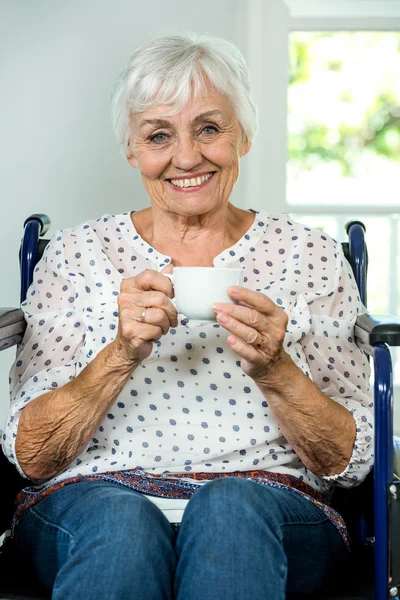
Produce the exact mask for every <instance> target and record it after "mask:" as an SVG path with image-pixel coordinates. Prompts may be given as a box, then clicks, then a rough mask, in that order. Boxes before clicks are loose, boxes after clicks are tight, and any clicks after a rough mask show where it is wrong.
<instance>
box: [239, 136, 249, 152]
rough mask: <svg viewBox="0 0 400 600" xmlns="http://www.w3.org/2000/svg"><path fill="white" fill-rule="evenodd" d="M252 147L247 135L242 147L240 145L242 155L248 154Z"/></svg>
mask: <svg viewBox="0 0 400 600" xmlns="http://www.w3.org/2000/svg"><path fill="white" fill-rule="evenodd" d="M250 148H251V143H250V142H249V140H248V139H247V137H245V138H244V140H243V142H242V144H241V147H240V156H241V157H242V156H246V154H247V153H248V151H249V150H250Z"/></svg>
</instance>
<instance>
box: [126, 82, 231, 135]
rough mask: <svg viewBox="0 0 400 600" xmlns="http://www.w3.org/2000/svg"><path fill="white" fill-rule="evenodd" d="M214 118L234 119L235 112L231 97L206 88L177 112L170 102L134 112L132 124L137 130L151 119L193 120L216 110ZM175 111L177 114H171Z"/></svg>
mask: <svg viewBox="0 0 400 600" xmlns="http://www.w3.org/2000/svg"><path fill="white" fill-rule="evenodd" d="M214 111H215V115H214V118H216V119H222V120H226V121H232V119H234V118H235V112H234V109H233V106H232V103H231V102H230V100H229V98H228V97H227V96H225V95H223V94H220V93H219V92H217V91H215V90H206V91H205V92H203V93H202V94H200V95H199V96H197V97H192V98H191V99H190V101H189V102H188V103H187V104H186V106H184V108H183V109H182V110H181V111H179V112H176V108H175V107H174V106H172V105H170V104H160V105H158V106H152V107H150V108H148V109H147V110H145V111H143V112H141V113H134V114H132V125H134V127H135V130H137V131H138V130H139V129H140V128H143V127H145V126H146V121H148V120H150V119H163V120H166V121H169V122H171V123H172V124H178V123H186V122H191V121H193V120H194V119H195V118H196V117H198V116H199V115H201V114H203V113H208V112H214ZM171 113H175V114H171Z"/></svg>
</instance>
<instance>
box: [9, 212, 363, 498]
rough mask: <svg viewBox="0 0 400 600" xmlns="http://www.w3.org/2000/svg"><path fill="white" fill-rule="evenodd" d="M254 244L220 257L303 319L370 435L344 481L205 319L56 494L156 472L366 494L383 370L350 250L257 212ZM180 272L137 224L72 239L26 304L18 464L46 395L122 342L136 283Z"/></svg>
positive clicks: (312, 352)
mask: <svg viewBox="0 0 400 600" xmlns="http://www.w3.org/2000/svg"><path fill="white" fill-rule="evenodd" d="M254 213H255V220H254V223H253V225H252V226H251V227H250V229H249V230H248V231H247V233H246V234H245V235H244V236H243V237H242V238H241V239H240V240H239V241H238V242H237V243H236V244H235V245H234V246H232V247H231V248H228V249H226V250H224V251H223V252H222V253H221V254H219V255H218V256H216V257H215V259H214V266H225V267H232V268H237V267H239V268H242V269H243V270H244V282H245V283H244V285H245V286H246V287H248V288H250V289H253V290H256V291H259V292H262V293H264V294H266V295H268V296H269V297H270V298H271V299H272V300H273V301H274V302H276V303H277V304H278V305H279V306H281V307H282V308H283V309H284V310H285V311H286V313H287V314H288V316H289V322H288V327H287V332H286V337H285V342H284V344H285V348H286V350H287V352H288V353H289V354H290V356H291V357H292V359H293V360H294V362H295V363H296V364H297V365H298V366H299V367H300V368H301V369H302V370H303V371H304V373H305V374H306V375H307V376H308V377H310V378H311V379H313V381H314V382H315V384H316V385H317V386H318V387H319V388H320V389H321V390H322V391H323V392H324V393H326V394H327V395H328V396H330V397H331V398H333V399H334V400H335V401H336V402H338V403H340V404H342V405H343V406H345V407H346V408H347V409H348V410H349V411H350V412H351V413H352V415H353V417H354V419H355V421H356V424H357V438H356V442H355V445H354V451H353V455H352V457H351V460H350V462H349V464H348V466H347V468H346V469H345V471H344V472H343V473H339V474H337V475H335V476H332V477H319V476H316V475H314V474H313V473H311V472H310V471H309V470H308V469H306V468H305V467H304V465H303V464H302V463H301V461H300V460H299V458H298V457H297V455H296V454H295V452H294V451H293V449H292V448H291V446H290V445H289V443H288V442H287V440H285V438H284V437H283V436H282V434H281V432H280V430H279V428H278V426H277V424H276V423H275V421H274V420H273V418H272V416H271V415H270V413H269V409H268V399H266V398H264V397H263V396H262V394H261V392H260V391H259V390H258V388H257V386H256V385H255V384H254V382H253V381H252V379H251V378H249V377H248V376H246V375H245V374H244V373H243V371H242V369H241V367H240V361H239V360H238V356H237V355H236V354H235V353H234V352H233V351H232V350H231V348H230V347H229V345H228V344H227V341H226V338H227V335H228V334H227V333H226V332H225V330H224V329H223V328H221V327H220V326H219V325H218V324H217V323H208V324H205V323H196V322H191V321H190V319H188V318H187V317H186V316H185V315H179V325H178V327H176V328H174V329H171V330H170V331H169V332H168V334H167V335H165V336H163V337H162V338H161V340H160V341H159V342H157V343H155V344H154V346H153V351H152V353H151V355H150V356H149V358H148V359H147V360H145V361H144V362H143V363H142V364H141V365H140V366H139V367H138V368H137V369H136V370H135V371H134V373H133V374H132V375H131V377H130V378H129V379H128V381H127V383H126V385H125V387H124V389H123V390H122V392H121V394H120V395H119V397H118V398H117V399H116V401H115V403H114V404H113V406H112V407H111V408H110V409H109V412H108V414H107V415H106V417H105V419H104V420H103V422H102V423H101V425H100V427H99V428H98V431H97V432H96V434H95V435H94V436H93V438H92V439H91V440H90V441H89V443H88V444H87V447H86V448H85V449H84V450H83V451H82V452H81V453H80V455H79V456H78V457H77V458H76V459H75V460H74V461H73V462H72V463H71V464H70V465H69V467H68V468H67V469H66V470H65V471H63V472H62V473H60V474H59V475H58V476H56V477H54V478H53V479H51V480H50V481H49V482H47V483H46V485H49V484H52V483H55V482H58V481H61V480H63V479H66V478H70V477H75V476H78V475H85V474H93V473H97V474H99V473H104V472H112V471H115V472H116V471H121V470H129V469H134V468H140V469H143V470H144V471H146V472H148V473H150V474H151V473H153V474H164V475H165V476H166V477H168V474H173V473H184V472H187V473H190V472H192V473H195V472H205V473H207V472H210V473H213V472H220V473H222V472H232V471H247V470H255V469H260V470H261V469H262V470H269V471H272V472H276V473H283V474H288V475H294V476H295V477H298V478H300V479H301V480H303V481H304V482H306V483H308V484H309V485H311V486H312V487H313V488H314V489H316V490H318V491H319V492H322V493H324V494H327V495H328V494H329V493H330V491H331V490H332V487H333V485H334V484H339V485H342V486H352V485H356V484H357V483H359V482H360V481H361V480H362V479H364V478H365V476H366V475H367V473H368V471H369V470H370V469H371V466H372V462H373V404H372V400H371V394H370V389H369V365H368V361H367V360H366V357H365V355H364V354H363V353H362V352H361V350H360V349H359V348H358V347H357V345H356V343H355V340H354V323H355V319H356V318H357V315H358V314H360V313H361V312H362V311H363V310H364V309H363V306H362V304H361V302H360V298H359V295H358V290H357V287H356V285H355V281H354V278H353V275H352V272H351V268H350V267H349V265H348V263H347V261H346V260H345V259H344V256H343V253H342V249H341V245H340V244H338V243H337V242H335V241H334V240H333V239H332V238H330V237H329V236H327V235H325V234H323V233H321V232H320V231H318V230H315V229H310V228H309V227H305V226H304V225H301V224H298V223H295V222H293V221H291V220H290V219H289V218H288V216H287V215H276V216H275V215H268V214H263V213H261V212H258V211H254ZM170 261H171V257H169V256H165V255H162V254H161V253H160V252H158V251H157V250H156V249H155V248H152V247H151V246H149V244H147V242H145V241H144V240H143V239H142V238H141V237H140V236H139V234H138V232H137V231H136V230H135V228H134V226H133V224H132V221H131V219H130V215H129V213H124V214H120V215H106V216H103V217H101V218H99V219H97V220H93V221H88V222H86V223H83V224H82V225H80V226H79V227H76V228H73V229H67V230H63V231H58V232H57V233H56V234H55V235H54V236H53V238H52V240H51V241H50V243H49V245H48V246H47V248H46V251H45V255H44V257H43V259H42V260H41V261H40V263H39V264H38V265H37V266H36V269H35V274H34V282H33V284H32V286H31V287H30V289H29V291H28V296H27V300H26V301H25V303H24V304H23V309H24V312H25V316H26V320H27V330H26V334H25V337H24V339H23V342H22V344H21V346H20V347H19V349H18V355H17V359H16V361H15V363H14V365H13V367H12V370H11V373H10V390H11V406H10V412H9V416H8V418H7V422H6V427H5V431H4V434H3V439H2V445H3V449H4V452H5V453H6V455H7V456H8V458H9V459H10V460H11V461H12V462H13V463H14V464H16V466H17V468H18V469H19V471H20V473H21V474H22V475H23V472H22V471H21V469H20V466H19V465H18V461H17V459H16V456H15V438H16V433H17V427H18V421H19V416H20V414H21V411H22V410H23V408H24V407H25V406H26V405H27V404H28V403H29V402H30V401H32V400H33V399H34V398H36V397H38V396H40V395H41V394H43V393H45V392H46V391H48V390H52V389H56V388H59V387H61V386H62V385H64V384H65V383H67V382H68V381H70V380H71V379H72V378H74V377H76V376H77V375H78V374H79V373H80V372H81V371H82V369H84V368H85V367H86V365H87V364H88V363H89V362H90V361H92V360H93V359H94V358H95V356H96V354H97V353H98V352H99V351H100V350H101V349H102V348H104V346H105V345H107V344H109V343H110V342H111V341H112V340H113V339H114V338H115V335H116V332H117V326H118V308H117V296H118V294H119V289H120V284H121V282H122V280H123V279H124V278H127V277H132V276H134V275H136V274H139V273H140V272H142V271H143V270H144V269H155V270H158V271H160V270H161V269H162V268H163V267H164V266H165V265H166V264H168V263H169V262H170Z"/></svg>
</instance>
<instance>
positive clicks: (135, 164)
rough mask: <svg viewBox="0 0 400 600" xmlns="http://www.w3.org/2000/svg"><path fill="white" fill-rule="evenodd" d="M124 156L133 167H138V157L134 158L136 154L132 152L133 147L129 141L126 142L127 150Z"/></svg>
mask: <svg viewBox="0 0 400 600" xmlns="http://www.w3.org/2000/svg"><path fill="white" fill-rule="evenodd" d="M126 158H127V159H128V162H129V164H130V165H131V166H132V167H133V168H134V169H138V168H139V162H138V159H137V158H136V156H135V155H134V153H133V147H132V146H131V142H129V143H128V152H127V155H126Z"/></svg>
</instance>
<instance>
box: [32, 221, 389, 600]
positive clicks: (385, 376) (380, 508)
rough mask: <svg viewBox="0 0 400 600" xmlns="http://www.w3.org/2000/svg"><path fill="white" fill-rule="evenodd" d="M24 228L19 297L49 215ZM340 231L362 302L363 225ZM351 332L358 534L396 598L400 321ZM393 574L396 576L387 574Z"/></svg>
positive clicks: (382, 588)
mask: <svg viewBox="0 0 400 600" xmlns="http://www.w3.org/2000/svg"><path fill="white" fill-rule="evenodd" d="M24 227H25V232H24V238H23V242H22V248H21V257H20V259H21V302H23V301H24V300H25V298H26V294H27V291H28V288H29V286H30V284H31V282H32V279H33V272H34V268H35V265H36V261H37V255H38V248H39V244H40V243H41V242H44V243H46V242H45V241H44V240H40V237H41V236H43V235H44V234H45V233H46V232H47V231H48V229H49V227H50V220H49V218H48V217H47V216H46V215H40V214H35V215H32V216H31V217H29V218H28V219H27V220H26V221H25V223H24ZM346 231H347V234H348V237H349V243H348V256H347V258H348V259H349V261H350V263H351V266H352V269H353V272H354V275H355V279H356V282H357V285H358V288H359V292H360V297H361V300H362V302H363V304H364V306H366V303H367V291H366V275H367V253H366V245H365V239H364V231H365V228H364V225H363V224H362V223H361V222H360V221H352V222H350V223H348V224H347V226H346ZM355 334H356V338H357V342H358V343H359V344H360V345H361V347H362V349H363V350H364V351H365V352H366V353H367V354H368V355H369V356H371V357H372V358H373V362H374V375H375V380H374V394H375V467H374V533H373V535H374V537H372V536H371V532H370V531H368V526H367V524H366V522H363V519H362V515H361V520H360V522H361V528H360V538H361V542H362V543H370V544H371V543H373V544H374V556H375V559H374V560H375V599H376V600H387V599H388V598H397V600H399V592H400V565H398V564H397V563H399V562H400V555H399V554H397V556H394V555H393V554H394V553H393V551H392V552H390V550H389V548H390V547H392V544H389V542H390V537H391V536H394V535H395V536H396V538H400V527H399V524H400V487H399V486H400V481H395V480H394V478H393V378H392V361H391V356H390V351H389V345H392V346H398V345H400V322H399V321H397V320H396V319H395V318H393V317H390V316H389V317H382V316H381V315H379V316H377V317H375V316H373V315H370V314H366V315H362V317H359V319H357V324H356V331H355ZM393 516H394V518H392V517H393ZM392 521H393V523H395V524H396V531H393V527H392ZM391 527H392V531H390V528H391ZM397 548H398V546H397ZM394 561H397V562H396V563H395V562H394ZM393 573H396V577H398V580H397V579H396V580H395V579H393ZM398 590H399V591H398Z"/></svg>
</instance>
